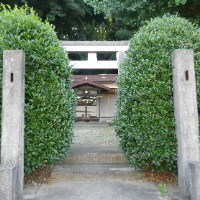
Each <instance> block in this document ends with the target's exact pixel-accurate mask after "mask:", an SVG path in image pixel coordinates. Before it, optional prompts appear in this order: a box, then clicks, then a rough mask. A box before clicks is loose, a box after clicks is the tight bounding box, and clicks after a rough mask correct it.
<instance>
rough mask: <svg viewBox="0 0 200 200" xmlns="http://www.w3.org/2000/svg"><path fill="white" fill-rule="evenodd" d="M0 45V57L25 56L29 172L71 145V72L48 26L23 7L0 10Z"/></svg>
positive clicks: (26, 138)
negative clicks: (10, 53)
mask: <svg viewBox="0 0 200 200" xmlns="http://www.w3.org/2000/svg"><path fill="white" fill-rule="evenodd" d="M0 47H1V51H0V54H1V58H2V52H3V50H4V49H6V50H9V49H12V50H15V49H21V50H23V51H24V52H25V55H26V75H25V83H26V86H25V87H26V88H25V172H26V173H29V172H31V171H33V170H34V169H35V168H37V167H44V166H46V165H50V164H53V163H54V162H56V161H58V160H59V159H61V158H63V157H64V156H65V155H66V153H67V151H68V149H69V146H70V144H71V142H72V136H73V121H74V117H75V95H74V92H73V90H72V88H71V84H72V82H71V73H72V69H71V67H70V66H69V60H68V56H67V54H66V53H65V51H64V49H63V48H62V47H61V46H60V43H59V40H58V38H57V36H56V33H55V32H54V27H52V26H51V25H50V24H49V23H48V22H45V23H42V22H41V19H40V18H39V17H38V16H37V15H36V14H35V12H34V11H33V10H32V9H29V8H27V7H23V8H17V7H15V8H14V9H13V10H11V9H9V8H6V7H5V6H4V5H3V6H2V7H1V12H0ZM1 62H2V60H1ZM1 65H2V63H1ZM1 70H2V68H1ZM1 73H2V72H1Z"/></svg>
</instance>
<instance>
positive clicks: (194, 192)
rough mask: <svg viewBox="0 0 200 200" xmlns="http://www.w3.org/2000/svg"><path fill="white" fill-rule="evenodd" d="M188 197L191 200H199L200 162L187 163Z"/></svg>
mask: <svg viewBox="0 0 200 200" xmlns="http://www.w3.org/2000/svg"><path fill="white" fill-rule="evenodd" d="M189 167H190V171H189V176H190V197H191V200H200V161H194V162H190V163H189Z"/></svg>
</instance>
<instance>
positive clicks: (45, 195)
mask: <svg viewBox="0 0 200 200" xmlns="http://www.w3.org/2000/svg"><path fill="white" fill-rule="evenodd" d="M33 190H34V191H35V194H33V193H32V195H30V191H31V188H30V187H29V188H27V189H25V190H24V199H25V200H113V199H114V200H166V199H169V198H167V196H164V195H162V194H161V193H160V191H158V189H157V186H156V185H155V184H154V183H150V182H142V181H123V180H102V181H97V180H88V181H66V180H65V181H59V182H54V183H52V184H49V185H47V184H43V185H41V186H40V188H38V190H35V188H33ZM174 200H175V199H174Z"/></svg>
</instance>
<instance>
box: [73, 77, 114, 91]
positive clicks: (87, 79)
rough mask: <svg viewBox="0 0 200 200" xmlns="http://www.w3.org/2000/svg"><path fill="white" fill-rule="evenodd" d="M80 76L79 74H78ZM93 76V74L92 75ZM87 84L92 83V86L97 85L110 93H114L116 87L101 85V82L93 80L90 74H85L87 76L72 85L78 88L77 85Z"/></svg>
mask: <svg viewBox="0 0 200 200" xmlns="http://www.w3.org/2000/svg"><path fill="white" fill-rule="evenodd" d="M78 76H79V75H78ZM92 76H93V75H92ZM85 84H88V85H91V86H95V87H97V88H100V89H102V90H103V91H104V92H108V93H114V89H111V88H109V87H106V86H104V85H101V84H99V83H96V82H94V81H92V80H91V79H90V78H88V76H85V78H82V80H81V81H77V82H74V83H73V85H72V88H77V87H80V86H82V85H85Z"/></svg>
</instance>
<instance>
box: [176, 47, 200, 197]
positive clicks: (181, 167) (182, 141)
mask: <svg viewBox="0 0 200 200" xmlns="http://www.w3.org/2000/svg"><path fill="white" fill-rule="evenodd" d="M173 65H174V69H173V83H174V109H175V121H176V135H177V139H178V178H179V191H180V194H181V195H182V196H183V197H184V198H189V196H190V194H189V187H190V177H189V162H190V161H198V159H199V148H198V142H199V124H198V112H197V97H196V81H195V70H194V56H193V50H192V49H177V50H175V51H174V52H173Z"/></svg>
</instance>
